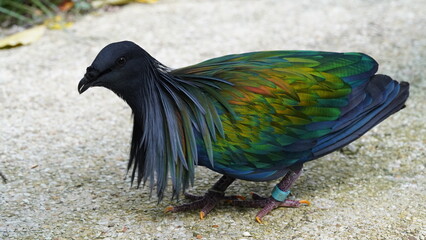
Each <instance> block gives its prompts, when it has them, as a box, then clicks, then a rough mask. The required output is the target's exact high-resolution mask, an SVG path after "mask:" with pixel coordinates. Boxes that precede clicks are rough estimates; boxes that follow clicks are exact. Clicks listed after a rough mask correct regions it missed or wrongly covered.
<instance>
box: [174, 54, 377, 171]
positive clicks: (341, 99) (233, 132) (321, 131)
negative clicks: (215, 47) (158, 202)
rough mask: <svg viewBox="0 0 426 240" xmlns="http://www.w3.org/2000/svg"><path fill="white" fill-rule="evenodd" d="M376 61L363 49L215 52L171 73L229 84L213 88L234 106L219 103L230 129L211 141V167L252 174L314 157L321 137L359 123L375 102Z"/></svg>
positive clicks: (226, 128) (227, 127)
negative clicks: (369, 89) (371, 88)
mask: <svg viewBox="0 0 426 240" xmlns="http://www.w3.org/2000/svg"><path fill="white" fill-rule="evenodd" d="M377 67H378V65H377V63H376V62H375V61H374V60H373V59H372V58H371V57H369V56H367V55H365V54H362V53H330V52H317V51H270V52H252V53H244V54H235V55H228V56H224V57H219V58H214V59H211V60H207V61H205V62H202V63H199V64H197V65H193V66H190V67H186V68H181V69H176V70H174V71H172V72H171V73H172V74H173V75H174V76H177V77H179V78H183V79H187V80H193V81H204V82H205V83H206V84H208V82H209V81H210V79H214V81H215V82H217V81H218V80H223V81H227V82H230V83H231V84H232V86H231V85H223V88H221V89H218V90H217V92H216V93H213V94H216V95H217V96H216V98H215V99H218V98H219V99H222V100H223V102H226V103H227V104H229V106H230V107H231V109H232V111H233V113H232V114H231V113H230V112H229V111H227V110H226V109H224V108H222V107H223V104H216V105H217V106H219V107H218V108H222V110H219V113H222V115H221V120H222V125H223V130H224V133H225V136H224V137H223V138H218V139H217V141H216V142H215V143H214V146H213V148H214V162H215V164H216V165H217V166H214V167H215V168H217V169H219V168H223V169H225V170H226V172H227V173H229V172H231V171H235V172H236V174H240V173H247V174H248V173H250V172H256V171H259V169H274V168H275V169H282V168H283V167H286V166H291V165H292V164H295V163H297V162H302V161H308V160H311V159H312V158H314V156H315V153H314V152H313V149H314V147H315V146H316V145H317V144H318V142H319V141H320V140H321V138H324V137H327V136H332V135H333V134H336V133H339V131H342V129H345V127H347V126H349V125H351V124H354V122H355V121H356V120H357V119H358V120H359V118H360V117H362V113H364V112H367V111H368V108H369V107H371V101H367V100H368V99H367V98H368V96H367V95H368V94H367V93H366V92H365V88H366V85H367V84H368V82H369V80H370V78H371V76H373V75H374V73H375V72H376V71H377ZM231 115H233V117H231ZM233 118H235V120H232V119H233Z"/></svg>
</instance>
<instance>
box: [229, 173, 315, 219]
mask: <svg viewBox="0 0 426 240" xmlns="http://www.w3.org/2000/svg"><path fill="white" fill-rule="evenodd" d="M301 174H302V165H299V166H296V167H293V168H292V169H290V170H289V171H288V172H287V174H286V175H285V176H284V177H283V179H282V180H281V181H280V182H279V183H278V184H277V185H276V186H275V188H274V189H273V191H272V194H271V196H270V197H268V198H265V197H261V196H259V195H258V194H255V193H252V197H253V200H247V201H235V200H232V201H230V204H231V205H234V206H241V207H255V208H260V207H261V208H262V210H260V211H259V212H258V213H257V214H256V221H257V222H259V223H262V218H263V217H264V216H265V215H266V214H268V213H269V212H271V211H272V210H273V209H275V208H277V207H299V206H300V205H301V204H308V205H309V202H308V201H306V200H300V201H297V200H289V199H287V196H288V195H289V194H290V187H291V185H292V184H293V183H294V182H295V181H296V179H297V178H298V177H299V176H300V175H301Z"/></svg>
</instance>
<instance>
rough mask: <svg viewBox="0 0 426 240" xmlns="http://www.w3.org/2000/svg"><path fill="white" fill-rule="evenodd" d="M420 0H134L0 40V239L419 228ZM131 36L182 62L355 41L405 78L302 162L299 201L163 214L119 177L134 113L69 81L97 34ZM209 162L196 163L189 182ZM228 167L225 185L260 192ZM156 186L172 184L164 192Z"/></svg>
mask: <svg viewBox="0 0 426 240" xmlns="http://www.w3.org/2000/svg"><path fill="white" fill-rule="evenodd" d="M425 9H426V2H425V1H420V0H419V1H416V0H397V1H372V0H365V1H340V2H339V3H335V1H328V0H321V1H307V0H299V1H272V0H269V1H245V0H233V1H228V0H223V1H167V0H160V1H159V2H158V3H157V4H152V5H144V4H132V5H128V6H125V7H123V8H113V9H111V10H110V11H109V12H100V13H98V14H92V15H88V16H84V17H82V18H81V19H80V20H79V21H77V22H76V23H75V25H74V26H73V27H72V28H70V29H68V30H64V31H48V32H47V33H46V35H45V36H43V38H42V39H41V40H39V41H38V42H36V43H34V44H33V45H30V46H26V47H20V48H15V49H9V50H2V51H0V114H1V124H0V169H1V171H3V173H4V174H5V175H6V176H7V177H8V178H9V182H8V183H7V184H2V183H0V194H1V195H0V239H199V238H201V239H409V240H414V239H425V238H426V210H425V202H426V177H425V165H426V160H425V158H426V156H425V155H426V154H425V145H426V130H425V125H426V120H425V119H426V118H425V115H426V108H425V102H426V95H425V91H426V81H425V77H424V76H425V75H426V15H425V14H424V10H425ZM124 39H128V40H133V41H135V42H137V43H139V44H140V45H141V46H143V47H144V48H145V49H146V50H147V51H148V52H150V53H151V54H152V55H153V56H155V57H156V58H157V59H158V60H160V61H161V62H163V63H164V64H166V65H168V66H171V67H181V66H186V65H189V64H193V63H197V62H199V61H201V60H204V59H207V58H211V57H215V56H220V55H224V54H229V53H238V52H247V51H254V50H271V49H315V50H327V51H361V52H365V53H368V54H370V55H371V56H374V58H375V59H376V60H377V61H378V62H379V63H380V64H381V67H380V69H379V72H381V73H386V74H388V75H391V76H393V77H394V78H396V79H398V80H404V81H408V82H410V83H411V86H412V87H411V89H412V90H411V97H410V99H409V101H408V103H407V108H406V109H404V110H403V111H401V112H399V113H398V114H396V115H395V116H393V117H391V118H389V119H388V120H386V121H385V122H384V123H382V124H380V125H379V126H378V127H376V128H374V129H373V130H372V131H371V132H369V133H368V134H367V135H365V136H364V137H362V138H361V139H359V140H358V141H356V142H354V143H353V144H352V145H351V147H349V148H346V149H345V150H344V151H340V152H336V153H333V154H330V155H328V156H326V157H323V158H322V159H320V160H317V161H313V162H310V163H308V164H306V171H305V173H304V175H303V176H302V177H301V178H300V179H299V181H298V182H297V183H296V184H295V186H294V187H293V189H292V191H293V197H295V198H297V199H308V200H310V201H312V205H311V206H309V207H302V208H299V209H279V210H275V211H273V212H272V214H270V215H268V216H267V217H265V219H264V220H265V224H263V225H260V224H257V223H256V222H255V221H254V219H253V218H254V215H255V214H256V212H257V211H258V210H257V209H240V208H234V207H230V206H220V207H218V208H216V209H215V210H214V211H213V212H212V213H211V214H210V215H209V216H208V217H207V218H206V219H205V220H203V221H200V220H199V219H198V213H197V212H187V213H178V214H164V213H163V209H164V207H166V206H168V205H170V204H172V203H173V202H172V201H171V200H169V198H168V197H166V198H165V200H164V201H163V202H161V203H160V204H159V205H157V202H156V199H155V198H151V199H150V198H149V195H148V190H147V189H135V188H130V187H129V180H128V179H127V178H126V180H123V179H124V178H125V172H126V164H127V156H128V150H129V141H130V131H131V124H132V122H131V118H130V110H129V108H128V107H127V106H126V104H125V103H124V102H123V101H122V100H120V99H119V98H118V97H116V96H115V95H114V94H113V93H111V92H109V91H107V90H106V89H100V88H98V89H90V90H89V91H88V92H87V93H85V94H84V95H82V96H79V95H78V93H77V83H78V81H79V80H80V78H81V77H82V75H83V73H84V72H85V68H86V67H87V66H88V65H89V64H90V62H91V61H92V60H93V58H94V56H95V55H96V53H98V51H99V50H100V49H101V48H102V47H103V46H105V45H106V44H107V43H110V42H113V41H119V40H124ZM217 177H218V175H217V174H214V173H212V172H211V171H209V170H206V169H202V168H199V169H198V170H197V179H196V186H195V187H194V188H193V189H191V192H192V193H199V194H202V193H204V191H205V190H206V189H208V188H209V187H210V185H211V184H213V183H214V181H215V179H216V178H217ZM274 184H275V182H270V183H250V182H245V181H238V182H236V183H235V184H234V185H232V187H231V188H230V189H229V193H238V194H242V195H249V192H251V191H254V192H258V193H260V194H269V193H270V190H271V189H272V186H273V185H274ZM167 196H170V194H169V193H168V195H167Z"/></svg>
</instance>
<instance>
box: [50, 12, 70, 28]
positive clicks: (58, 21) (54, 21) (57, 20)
mask: <svg viewBox="0 0 426 240" xmlns="http://www.w3.org/2000/svg"><path fill="white" fill-rule="evenodd" d="M44 25H46V26H47V28H49V29H52V30H62V29H65V28H69V27H71V26H72V25H73V23H72V22H66V21H65V20H64V19H63V18H62V16H60V15H58V16H55V17H53V18H49V19H46V20H45V21H44Z"/></svg>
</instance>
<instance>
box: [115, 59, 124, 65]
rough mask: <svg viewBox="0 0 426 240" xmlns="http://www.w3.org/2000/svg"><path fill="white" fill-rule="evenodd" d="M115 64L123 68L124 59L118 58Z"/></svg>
mask: <svg viewBox="0 0 426 240" xmlns="http://www.w3.org/2000/svg"><path fill="white" fill-rule="evenodd" d="M115 63H116V64H117V65H119V66H123V65H124V64H125V63H126V58H125V57H120V58H118V59H117V61H115Z"/></svg>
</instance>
